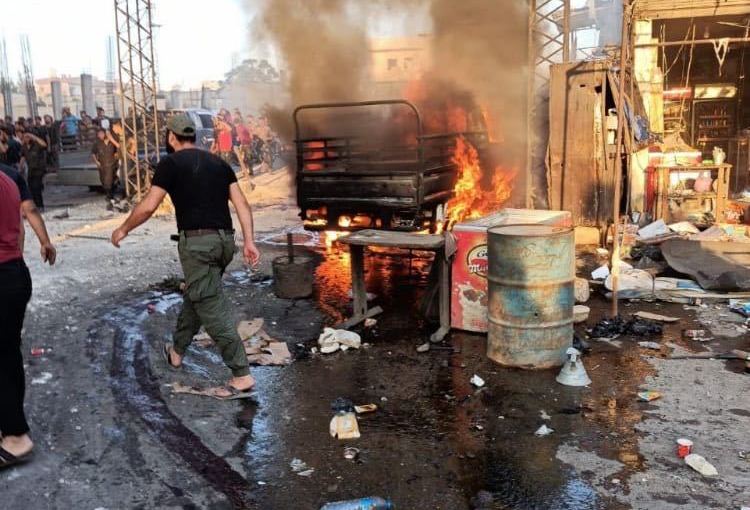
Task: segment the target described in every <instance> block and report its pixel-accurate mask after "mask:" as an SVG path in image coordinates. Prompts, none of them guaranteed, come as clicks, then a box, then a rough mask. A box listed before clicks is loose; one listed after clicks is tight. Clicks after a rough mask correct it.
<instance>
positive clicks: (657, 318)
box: [633, 311, 680, 322]
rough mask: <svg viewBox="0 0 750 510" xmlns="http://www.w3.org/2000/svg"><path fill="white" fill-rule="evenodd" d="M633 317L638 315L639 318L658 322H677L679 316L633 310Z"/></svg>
mask: <svg viewBox="0 0 750 510" xmlns="http://www.w3.org/2000/svg"><path fill="white" fill-rule="evenodd" d="M633 317H638V318H640V319H646V320H651V321H658V322H677V321H679V320H680V319H679V317H669V316H667V315H659V314H658V313H651V312H643V311H641V312H635V313H634V314H633Z"/></svg>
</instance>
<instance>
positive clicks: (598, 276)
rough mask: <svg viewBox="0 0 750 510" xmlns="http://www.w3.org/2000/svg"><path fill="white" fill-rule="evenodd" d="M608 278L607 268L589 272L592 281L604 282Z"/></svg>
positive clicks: (602, 267)
mask: <svg viewBox="0 0 750 510" xmlns="http://www.w3.org/2000/svg"><path fill="white" fill-rule="evenodd" d="M608 276H609V266H601V267H598V268H596V269H594V270H593V271H591V278H593V279H594V280H604V279H605V278H606V277H608Z"/></svg>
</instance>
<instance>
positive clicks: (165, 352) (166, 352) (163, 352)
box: [161, 344, 182, 370]
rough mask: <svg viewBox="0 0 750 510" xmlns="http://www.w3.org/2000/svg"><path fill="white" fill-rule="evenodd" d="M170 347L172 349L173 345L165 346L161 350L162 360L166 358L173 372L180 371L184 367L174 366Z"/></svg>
mask: <svg viewBox="0 0 750 510" xmlns="http://www.w3.org/2000/svg"><path fill="white" fill-rule="evenodd" d="M170 347H172V344H164V347H162V349H161V356H162V358H164V361H166V362H167V365H168V366H169V368H171V369H172V370H179V369H181V368H182V365H180V366H176V365H173V364H172V360H171V359H170V358H171V356H170V355H169V349H170Z"/></svg>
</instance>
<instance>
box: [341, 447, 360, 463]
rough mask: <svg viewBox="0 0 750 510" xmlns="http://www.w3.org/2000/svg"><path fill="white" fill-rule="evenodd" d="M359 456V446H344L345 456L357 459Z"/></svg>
mask: <svg viewBox="0 0 750 510" xmlns="http://www.w3.org/2000/svg"><path fill="white" fill-rule="evenodd" d="M357 457H359V448H354V447H353V446H347V447H346V448H344V458H345V459H346V460H355V459H356V458H357Z"/></svg>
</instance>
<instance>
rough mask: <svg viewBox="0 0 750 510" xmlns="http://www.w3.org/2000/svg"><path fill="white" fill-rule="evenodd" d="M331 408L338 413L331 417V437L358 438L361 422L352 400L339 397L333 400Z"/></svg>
mask: <svg viewBox="0 0 750 510" xmlns="http://www.w3.org/2000/svg"><path fill="white" fill-rule="evenodd" d="M331 409H332V410H333V412H335V413H336V414H335V415H334V416H333V418H331V423H330V425H329V428H328V430H329V432H330V434H331V437H334V438H338V439H358V438H359V437H360V434H359V424H358V423H357V415H356V414H354V412H355V407H354V404H353V403H352V401H351V400H349V399H347V398H343V397H339V398H337V399H336V400H334V401H333V402H331Z"/></svg>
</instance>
